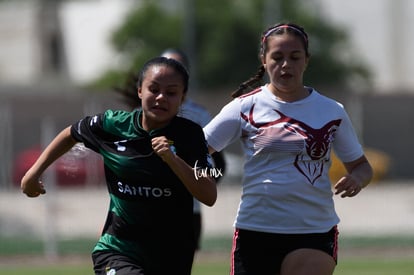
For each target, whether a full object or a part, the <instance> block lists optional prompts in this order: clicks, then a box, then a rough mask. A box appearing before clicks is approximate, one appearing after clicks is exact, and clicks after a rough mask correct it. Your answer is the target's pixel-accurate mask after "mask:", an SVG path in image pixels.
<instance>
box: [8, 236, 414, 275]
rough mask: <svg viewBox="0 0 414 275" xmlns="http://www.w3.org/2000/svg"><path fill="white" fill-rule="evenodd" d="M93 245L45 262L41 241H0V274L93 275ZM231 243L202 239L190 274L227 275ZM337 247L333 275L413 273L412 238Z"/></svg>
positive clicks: (77, 245) (62, 250)
mask: <svg viewBox="0 0 414 275" xmlns="http://www.w3.org/2000/svg"><path fill="white" fill-rule="evenodd" d="M93 244H94V240H66V241H59V243H58V251H59V256H58V257H57V258H56V259H48V258H47V257H44V256H43V252H42V251H43V244H42V242H41V241H36V240H22V239H4V238H3V239H2V238H0V275H3V274H4V275H5V274H7V275H13V274H14V275H23V274H25V275H26V274H31V275H37V274H39V275H40V274H42V275H49V274H50V275H52V274H53V275H57V274H59V275H66V274H68V275H69V274H71V275H73V274H77V275H89V274H93V272H92V264H91V261H90V255H89V253H90V249H91V248H92V246H93ZM230 244H231V240H229V239H226V238H214V239H206V240H204V241H203V250H202V251H201V252H200V253H199V254H198V255H197V258H196V262H195V265H194V269H193V275H221V274H228V273H229V272H228V270H229V248H230V247H229V245H230ZM340 245H341V247H342V249H341V250H340V251H341V252H340V253H341V254H342V256H341V254H340V259H339V265H338V267H337V269H336V271H335V274H336V275H351V274H352V275H359V274H361V275H394V274H397V275H408V274H410V275H412V274H414V237H413V238H411V237H410V238H407V237H404V238H403V237H382V238H351V239H345V240H341V243H340Z"/></svg>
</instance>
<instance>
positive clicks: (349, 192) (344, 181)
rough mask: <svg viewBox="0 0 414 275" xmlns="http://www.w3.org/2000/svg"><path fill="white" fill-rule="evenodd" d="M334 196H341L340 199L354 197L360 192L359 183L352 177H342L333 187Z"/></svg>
mask: <svg viewBox="0 0 414 275" xmlns="http://www.w3.org/2000/svg"><path fill="white" fill-rule="evenodd" d="M334 188H335V190H336V191H335V195H339V194H340V195H341V197H342V198H345V197H354V196H356V195H357V194H358V193H359V192H361V190H362V186H361V183H360V182H359V181H358V180H357V179H355V177H353V176H352V175H349V174H347V175H345V176H343V177H342V178H341V179H340V180H338V182H337V183H336V184H335V186H334Z"/></svg>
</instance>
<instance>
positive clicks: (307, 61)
mask: <svg viewBox="0 0 414 275" xmlns="http://www.w3.org/2000/svg"><path fill="white" fill-rule="evenodd" d="M309 59H310V56H308V57H306V60H305V70H306V69H307V68H308V64H309Z"/></svg>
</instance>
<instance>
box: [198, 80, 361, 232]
mask: <svg viewBox="0 0 414 275" xmlns="http://www.w3.org/2000/svg"><path fill="white" fill-rule="evenodd" d="M308 89H309V91H310V95H309V96H308V97H306V98H304V99H302V100H299V101H295V102H283V101H280V100H278V99H277V98H276V97H275V95H273V94H272V93H271V91H270V90H269V89H268V88H267V87H266V86H262V87H260V88H258V89H256V90H255V91H253V92H251V93H249V94H246V95H243V96H240V97H238V98H236V99H234V100H233V101H231V102H230V103H229V104H227V105H226V106H224V108H223V109H222V110H221V111H220V113H219V114H218V115H217V116H216V117H215V118H213V120H212V121H211V122H210V123H209V124H208V125H207V126H206V127H205V128H204V133H205V135H206V140H207V142H208V144H209V145H210V146H211V147H213V148H214V149H215V150H217V151H221V150H222V149H223V148H225V147H226V146H227V145H229V144H230V143H232V142H234V141H236V140H241V144H242V148H243V150H244V157H245V162H244V175H243V192H242V197H241V202H240V205H239V209H238V213H237V217H236V221H235V227H237V228H242V229H247V230H255V231H261V232H270V233H297V234H305V233H316V232H327V231H328V230H330V229H331V228H332V227H333V226H334V225H336V224H337V223H338V222H339V218H338V216H337V214H336V212H335V208H334V202H333V192H332V187H331V182H330V180H329V176H328V171H329V168H330V165H331V159H330V152H331V149H332V148H333V149H334V151H335V152H336V154H337V155H338V157H339V158H340V159H341V160H342V161H344V162H350V161H353V160H356V159H358V158H359V157H361V156H362V155H363V151H362V147H361V145H360V143H359V141H358V138H357V136H356V134H355V131H354V129H353V126H352V124H351V121H350V119H349V117H348V115H347V113H346V111H345V110H344V108H343V106H342V105H341V104H340V103H338V102H336V101H334V100H332V99H330V98H328V97H326V96H323V95H321V94H320V93H318V92H317V91H316V90H314V89H312V88H308Z"/></svg>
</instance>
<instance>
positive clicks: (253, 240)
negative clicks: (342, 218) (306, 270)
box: [230, 226, 338, 275]
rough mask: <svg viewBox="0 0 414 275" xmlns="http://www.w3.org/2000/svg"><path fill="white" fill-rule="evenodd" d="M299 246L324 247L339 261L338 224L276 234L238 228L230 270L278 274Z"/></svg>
mask: <svg viewBox="0 0 414 275" xmlns="http://www.w3.org/2000/svg"><path fill="white" fill-rule="evenodd" d="M300 248H311V249H317V250H321V251H324V252H326V253H328V254H329V255H331V256H332V258H333V259H334V260H335V262H336V261H337V249H338V230H337V227H336V226H334V227H333V228H332V229H331V230H330V231H329V232H326V233H313V234H273V233H263V232H256V231H249V230H243V229H236V231H235V232H234V237H233V248H232V255H231V256H232V259H231V273H230V274H233V275H247V274H278V273H279V272H280V267H281V264H282V261H283V259H284V258H285V257H286V255H287V254H289V253H290V252H292V251H294V250H297V249H300Z"/></svg>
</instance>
